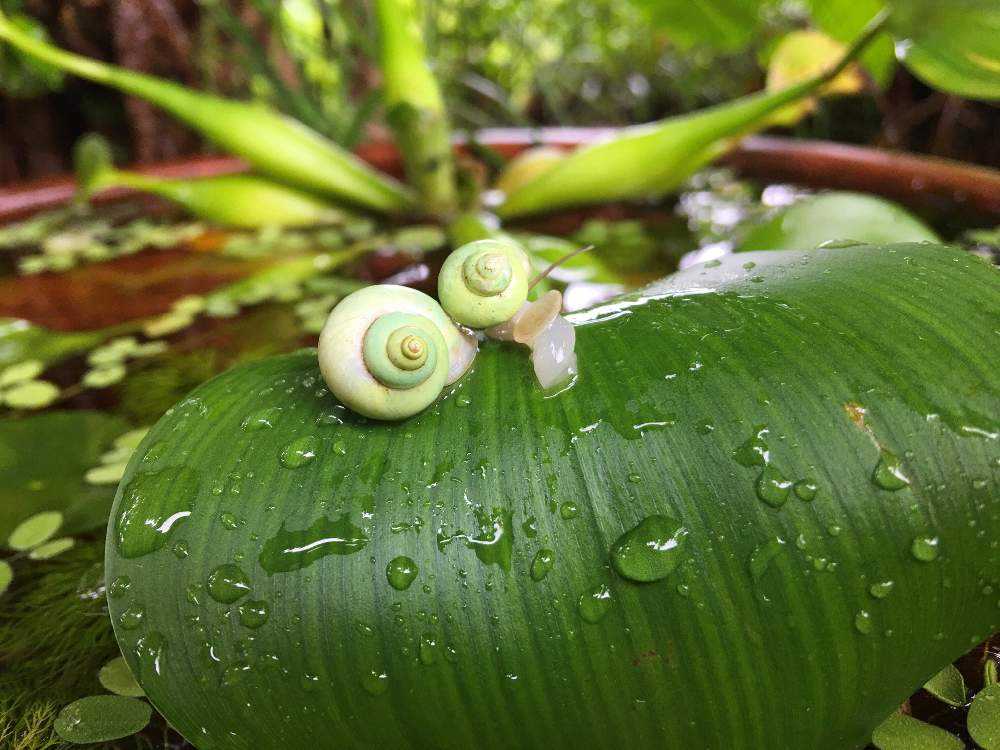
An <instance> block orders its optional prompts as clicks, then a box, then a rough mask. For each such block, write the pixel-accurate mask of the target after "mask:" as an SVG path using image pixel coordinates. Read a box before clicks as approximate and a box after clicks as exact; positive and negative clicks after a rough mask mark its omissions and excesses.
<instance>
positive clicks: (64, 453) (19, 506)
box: [0, 411, 128, 542]
mask: <svg viewBox="0 0 1000 750" xmlns="http://www.w3.org/2000/svg"><path fill="white" fill-rule="evenodd" d="M127 428H128V425H126V424H125V423H124V422H123V421H122V420H121V419H119V418H117V417H112V416H110V415H107V414H99V413H97V412H89V411H72V412H48V413H45V414H39V415H35V416H31V417H28V418H25V419H6V420H0V540H3V541H4V542H5V541H6V540H7V538H8V536H10V534H11V532H12V531H13V530H14V528H15V527H16V526H17V525H18V524H19V523H21V522H22V521H24V520H25V519H27V518H29V517H30V516H33V515H35V514H36V513H41V512H42V511H58V512H59V513H61V514H62V515H63V516H64V518H65V522H64V525H63V527H62V532H63V533H66V534H75V533H77V532H79V531H87V530H90V529H95V528H99V527H102V526H104V524H105V523H107V517H108V508H109V507H110V504H111V498H112V495H113V488H112V487H107V486H104V487H96V486H93V485H90V484H88V483H87V482H86V481H85V480H84V475H85V474H86V473H87V471H88V470H89V469H90V468H92V467H94V466H96V465H97V464H99V463H100V460H101V454H102V453H104V451H105V450H107V449H108V447H110V445H111V441H112V440H113V439H114V438H115V437H116V436H118V435H121V434H122V433H123V432H125V430H126V429H127Z"/></svg>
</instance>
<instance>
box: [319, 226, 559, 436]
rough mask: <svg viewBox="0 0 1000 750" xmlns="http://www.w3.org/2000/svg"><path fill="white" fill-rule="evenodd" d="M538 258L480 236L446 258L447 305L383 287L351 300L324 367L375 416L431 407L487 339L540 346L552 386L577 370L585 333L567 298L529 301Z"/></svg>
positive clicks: (339, 311)
mask: <svg viewBox="0 0 1000 750" xmlns="http://www.w3.org/2000/svg"><path fill="white" fill-rule="evenodd" d="M530 273H531V260H530V258H529V257H528V254H527V253H526V252H525V251H524V250H523V249H521V247H520V246H519V245H517V244H516V243H515V242H513V241H510V240H504V239H488V240H476V241H475V242H470V243H468V244H466V245H463V246H462V247H460V248H458V249H457V250H455V251H454V252H453V253H452V254H451V255H449V256H448V258H447V259H446V260H445V262H444V266H443V267H442V269H441V275H440V277H439V282H438V295H439V296H440V298H441V304H438V303H437V302H435V301H434V300H433V299H432V298H430V297H428V296H427V295H426V294H424V293H423V292H419V291H417V290H415V289H410V288H409V287H402V286H394V285H390V284H382V285H377V286H370V287H366V288H364V289H361V290H359V291H357V292H354V293H353V294H350V295H348V296H347V297H345V298H344V299H343V300H341V302H340V303H339V304H338V305H337V306H336V307H335V308H334V309H333V311H332V312H331V313H330V317H329V318H327V321H326V324H325V325H324V327H323V331H322V333H321V334H320V339H319V365H320V370H321V371H322V373H323V378H324V379H325V380H326V383H327V385H328V386H329V388H330V390H331V391H332V392H333V394H334V395H335V396H336V397H337V398H338V399H340V401H341V402H342V403H343V404H344V405H346V406H347V407H349V408H351V409H353V410H354V411H356V412H358V413H359V414H363V415H364V416H367V417H372V418H374V419H382V420H397V419H405V418H406V417H410V416H413V415H414V414H417V413H419V412H421V411H423V410H424V409H426V408H427V407H428V406H430V405H431V404H432V403H433V402H434V401H435V400H436V399H437V398H438V396H439V395H440V394H441V391H442V390H444V388H445V386H447V385H449V384H451V383H453V382H455V381H456V380H458V379H459V378H460V377H461V376H462V375H463V374H464V373H465V372H466V371H467V370H468V369H469V366H470V365H471V364H472V361H473V359H474V358H475V356H476V352H477V351H478V349H479V339H478V338H477V337H476V335H474V334H473V333H472V332H471V331H469V330H468V329H467V328H466V326H467V327H468V328H478V329H486V330H485V331H484V333H485V335H486V336H489V337H491V338H495V339H499V340H503V341H515V342H517V343H519V344H524V345H526V346H528V347H529V348H530V349H531V361H532V364H533V365H534V368H535V374H536V376H537V377H538V381H539V383H540V384H541V385H542V387H543V388H550V387H552V386H554V385H558V384H559V383H562V382H565V381H566V380H568V379H569V378H571V377H572V376H573V375H574V374H575V373H576V354H575V353H574V346H575V343H576V331H575V330H574V328H573V326H572V324H570V323H569V322H568V321H566V319H565V318H563V317H562V316H561V315H560V314H559V313H560V311H561V309H562V295H561V294H560V293H559V292H554V291H553V292H548V293H546V294H545V295H543V296H542V297H541V298H539V299H538V300H536V301H534V302H528V301H527V298H528V290H529V289H530V286H531V284H530V282H529V274H530Z"/></svg>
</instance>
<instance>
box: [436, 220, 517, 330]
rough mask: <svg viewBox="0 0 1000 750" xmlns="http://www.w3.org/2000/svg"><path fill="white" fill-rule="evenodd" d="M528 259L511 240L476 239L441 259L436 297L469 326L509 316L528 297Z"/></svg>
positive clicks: (485, 323) (455, 316) (503, 319)
mask: <svg viewBox="0 0 1000 750" xmlns="http://www.w3.org/2000/svg"><path fill="white" fill-rule="evenodd" d="M530 273H531V261H530V260H529V258H528V255H527V253H525V251H524V250H522V249H521V247H520V246H518V245H517V244H516V243H515V242H513V241H511V240H495V239H490V240H477V241H476V242H470V243H468V244H466V245H463V246H462V247H460V248H458V249H457V250H455V252H453V253H452V254H451V255H449V256H448V258H447V260H445V262H444V265H443V266H442V267H441V273H440V275H439V276H438V297H439V298H440V299H441V306H442V307H443V308H444V309H445V311H446V312H447V313H448V314H449V315H450V316H451V317H452V318H454V319H455V320H457V321H458V322H459V323H462V324H463V325H467V326H469V327H471V328H488V327H490V326H495V325H497V324H498V323H502V322H503V321H505V320H507V319H509V318H510V317H511V316H512V315H513V314H514V313H516V312H517V310H518V308H520V307H521V305H522V304H523V303H524V301H525V300H526V299H527V298H528V277H529V275H530Z"/></svg>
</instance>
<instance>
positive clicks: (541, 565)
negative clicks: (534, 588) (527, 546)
mask: <svg viewBox="0 0 1000 750" xmlns="http://www.w3.org/2000/svg"><path fill="white" fill-rule="evenodd" d="M555 560H556V554H555V552H553V551H552V550H550V549H540V550H538V552H536V553H535V557H534V559H532V561H531V571H530V572H531V580H533V581H540V580H542V579H543V578H545V576H547V575H548V574H549V571H550V570H552V566H553V565H555Z"/></svg>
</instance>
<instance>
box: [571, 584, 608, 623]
mask: <svg viewBox="0 0 1000 750" xmlns="http://www.w3.org/2000/svg"><path fill="white" fill-rule="evenodd" d="M577 609H579V611H580V617H581V618H583V621H584V622H589V623H591V624H594V623H598V622H600V621H601V620H603V619H604V618H605V616H606V615H607V614H608V612H609V611H610V610H611V589H609V588H608V587H607V586H606V585H604V584H602V585H600V586H597V587H595V588H593V589H591V590H590V591H587V592H586V593H584V594H582V595H581V596H580V600H579V602H578V603H577Z"/></svg>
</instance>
